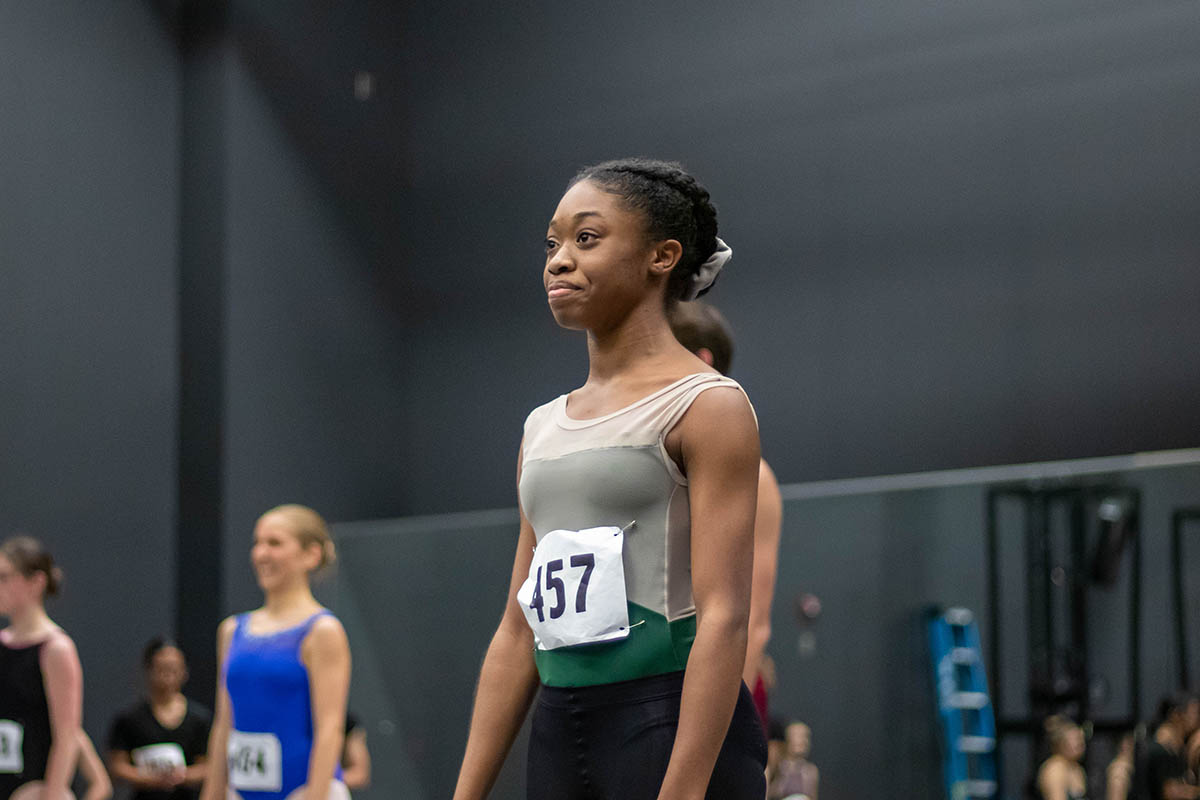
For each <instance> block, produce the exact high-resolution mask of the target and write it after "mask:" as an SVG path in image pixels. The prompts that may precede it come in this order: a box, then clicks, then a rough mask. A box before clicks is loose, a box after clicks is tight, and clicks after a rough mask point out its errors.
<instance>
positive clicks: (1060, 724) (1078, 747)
mask: <svg viewBox="0 0 1200 800" xmlns="http://www.w3.org/2000/svg"><path fill="white" fill-rule="evenodd" d="M1044 727H1045V730H1046V741H1047V743H1048V744H1049V745H1050V757H1049V758H1047V759H1046V760H1045V761H1043V762H1042V765H1041V767H1040V768H1038V773H1037V782H1036V785H1037V790H1038V794H1039V796H1040V797H1041V798H1042V800H1085V798H1086V797H1087V773H1085V772H1084V770H1083V766H1082V765H1081V764H1080V763H1079V762H1080V759H1082V758H1083V754H1084V752H1085V749H1086V746H1087V745H1086V742H1085V739H1084V735H1083V728H1081V727H1079V726H1078V725H1076V724H1075V723H1074V722H1073V721H1071V720H1070V719H1068V718H1067V717H1064V716H1060V715H1057V714H1056V715H1054V716H1051V717H1047V718H1046V721H1045V723H1044Z"/></svg>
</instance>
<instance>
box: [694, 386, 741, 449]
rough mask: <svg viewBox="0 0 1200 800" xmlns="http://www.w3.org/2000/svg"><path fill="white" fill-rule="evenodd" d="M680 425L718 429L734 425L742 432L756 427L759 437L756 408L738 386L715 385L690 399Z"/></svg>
mask: <svg viewBox="0 0 1200 800" xmlns="http://www.w3.org/2000/svg"><path fill="white" fill-rule="evenodd" d="M680 425H682V426H685V427H689V428H696V427H704V428H718V429H724V428H726V427H731V426H732V427H734V428H737V429H739V431H742V429H754V432H755V435H756V437H757V431H758V423H757V421H756V420H755V415H754V410H752V409H751V408H750V401H749V399H746V396H745V392H743V391H742V389H739V387H738V386H713V387H712V389H706V390H704V391H702V392H701V393H700V395H697V396H696V399H694V401H692V402H691V407H690V408H689V409H688V413H686V414H684V416H683V420H682V421H680Z"/></svg>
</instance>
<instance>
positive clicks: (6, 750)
mask: <svg viewBox="0 0 1200 800" xmlns="http://www.w3.org/2000/svg"><path fill="white" fill-rule="evenodd" d="M24 739H25V727H24V726H23V725H21V723H19V722H13V721H12V720H10V719H0V773H5V774H12V775H17V774H20V773H22V772H24V771H25V757H24V755H22V753H21V745H22V744H23V740H24Z"/></svg>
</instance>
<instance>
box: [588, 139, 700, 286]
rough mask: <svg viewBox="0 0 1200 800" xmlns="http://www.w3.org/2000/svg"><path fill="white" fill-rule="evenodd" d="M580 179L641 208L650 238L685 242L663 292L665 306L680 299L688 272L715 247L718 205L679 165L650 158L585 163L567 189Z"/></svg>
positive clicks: (688, 279)
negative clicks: (591, 164)
mask: <svg viewBox="0 0 1200 800" xmlns="http://www.w3.org/2000/svg"><path fill="white" fill-rule="evenodd" d="M580 181H591V182H592V183H594V184H596V185H597V186H599V187H600V188H602V189H604V190H605V191H607V192H611V193H612V194H615V195H617V196H618V197H620V198H621V199H622V200H623V201H624V204H625V206H626V207H627V208H629V209H630V210H633V211H637V212H640V213H641V214H642V216H643V217H644V218H645V220H646V231H647V233H648V234H649V235H650V237H651V238H652V239H674V240H676V241H677V242H679V243H680V244H681V245H683V255H681V256H680V258H679V263H678V264H676V265H675V268H674V269H673V270H671V276H670V278H668V280H667V294H666V299H667V304H668V305H673V304H674V303H675V302H677V301H678V300H680V299H681V298H682V297H683V294H684V292H685V291H686V289H687V286H688V283H689V282H690V281H691V278H692V276H694V275H695V274H696V272H697V271H698V270H699V269H700V265H701V264H703V263H704V262H705V261H706V260H707V259H708V257H709V256H711V255H712V254H713V251H715V250H716V249H717V209H716V207H714V206H713V204H712V201H711V200H710V199H709V195H708V190H707V189H705V188H704V187H703V186H701V185H700V184H699V183H697V182H696V179H695V178H693V177H692V176H691V175H690V174H688V173H687V171H685V170H684V168H683V167H682V166H680V165H679V164H678V163H676V162H674V161H658V160H657V159H653V158H622V159H618V160H616V161H605V162H603V163H601V164H595V165H593V166H590V167H584V168H583V169H582V170H580V171H579V173H578V174H577V175H576V176H575V177H574V178H572V179H571V182H570V183H569V184H568V185H567V188H568V189H569V188H571V187H572V186H574V185H575V184H577V183H579V182H580ZM710 288H711V287H710ZM707 291H708V289H705V290H704V291H702V292H700V294H704V293H705V292H707Z"/></svg>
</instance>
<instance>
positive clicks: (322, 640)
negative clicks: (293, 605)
mask: <svg viewBox="0 0 1200 800" xmlns="http://www.w3.org/2000/svg"><path fill="white" fill-rule="evenodd" d="M302 658H303V660H304V665H305V666H306V667H307V668H308V682H309V689H310V694H311V697H312V717H313V718H312V726H313V745H312V750H311V751H310V752H309V756H308V779H307V782H306V788H305V790H304V798H305V800H325V798H326V797H327V796H328V795H329V785H330V783H332V782H333V775H334V772H335V771H336V770H337V764H338V760H339V759H340V758H341V756H342V745H343V744H344V742H345V736H346V695H347V693H349V691H350V642H349V641H348V640H347V639H346V631H345V629H344V628H342V623H340V622H338V621H337V619H335V618H334V617H331V616H323V617H321V618H320V619H318V620H317V621H316V622H315V623H313V627H312V630H311V631H309V633H308V635H307V636H305V637H304V645H303V649H302Z"/></svg>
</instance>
